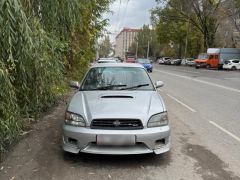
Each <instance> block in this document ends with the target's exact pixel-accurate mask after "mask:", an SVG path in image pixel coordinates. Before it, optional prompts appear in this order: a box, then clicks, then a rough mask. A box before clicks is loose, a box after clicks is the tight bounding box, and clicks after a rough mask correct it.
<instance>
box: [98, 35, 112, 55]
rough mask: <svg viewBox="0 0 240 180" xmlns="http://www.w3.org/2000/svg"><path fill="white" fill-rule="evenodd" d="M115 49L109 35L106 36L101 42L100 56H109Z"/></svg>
mask: <svg viewBox="0 0 240 180" xmlns="http://www.w3.org/2000/svg"><path fill="white" fill-rule="evenodd" d="M112 51H113V49H112V44H111V42H110V38H109V36H105V37H104V39H103V40H102V41H101V42H100V44H99V56H100V57H108V56H109V55H110V53H111V52H112Z"/></svg>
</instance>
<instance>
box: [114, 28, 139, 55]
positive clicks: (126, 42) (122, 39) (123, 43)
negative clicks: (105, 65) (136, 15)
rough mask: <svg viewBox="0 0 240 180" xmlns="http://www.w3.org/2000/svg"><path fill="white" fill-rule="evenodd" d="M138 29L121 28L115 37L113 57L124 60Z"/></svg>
mask: <svg viewBox="0 0 240 180" xmlns="http://www.w3.org/2000/svg"><path fill="white" fill-rule="evenodd" d="M139 31H140V29H131V28H123V30H122V31H121V32H120V33H119V34H118V35H117V36H116V42H115V56H118V57H121V58H122V59H125V54H126V53H127V52H129V48H130V47H131V45H132V43H133V42H134V41H135V37H136V35H137V33H138V32H139Z"/></svg>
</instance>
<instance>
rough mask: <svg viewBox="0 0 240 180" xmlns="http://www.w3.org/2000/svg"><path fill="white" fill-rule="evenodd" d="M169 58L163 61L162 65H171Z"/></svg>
mask: <svg viewBox="0 0 240 180" xmlns="http://www.w3.org/2000/svg"><path fill="white" fill-rule="evenodd" d="M171 60H172V59H171V58H169V59H165V60H164V64H166V65H171Z"/></svg>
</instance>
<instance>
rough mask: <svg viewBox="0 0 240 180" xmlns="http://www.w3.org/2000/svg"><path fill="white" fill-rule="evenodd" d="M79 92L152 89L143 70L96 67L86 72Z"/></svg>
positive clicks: (136, 68)
mask: <svg viewBox="0 0 240 180" xmlns="http://www.w3.org/2000/svg"><path fill="white" fill-rule="evenodd" d="M80 90H82V91H90V90H154V88H153V85H152V82H151V80H150V78H149V76H148V75H147V73H146V71H145V70H144V69H143V68H138V67H96V68H92V69H91V70H90V71H89V72H88V74H87V76H86V78H85V79H84V81H83V84H82V86H81V88H80Z"/></svg>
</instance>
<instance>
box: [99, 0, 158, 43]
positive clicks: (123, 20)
mask: <svg viewBox="0 0 240 180" xmlns="http://www.w3.org/2000/svg"><path fill="white" fill-rule="evenodd" d="M156 5H157V3H156V1H155V0H115V1H114V3H112V4H111V6H110V11H111V12H110V13H107V14H105V15H104V18H108V19H109V26H108V27H107V31H108V32H110V34H109V36H110V39H111V42H114V41H115V37H116V35H117V34H118V33H119V32H120V31H121V30H122V29H123V27H129V28H141V27H142V26H143V25H144V24H150V10H151V9H152V8H154V7H156Z"/></svg>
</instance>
